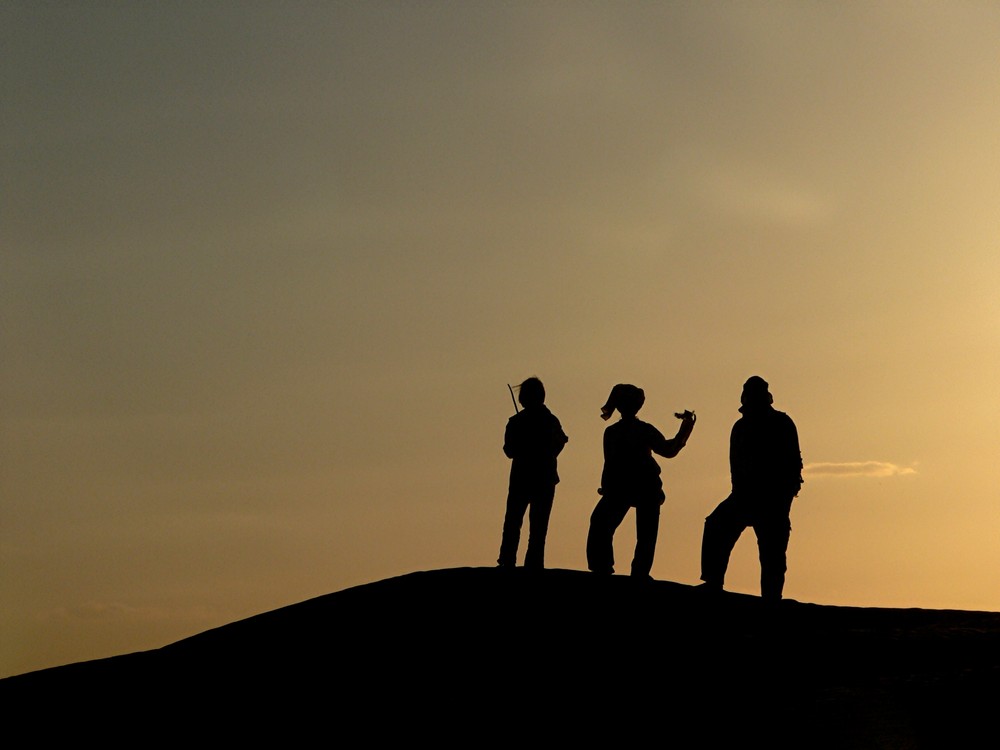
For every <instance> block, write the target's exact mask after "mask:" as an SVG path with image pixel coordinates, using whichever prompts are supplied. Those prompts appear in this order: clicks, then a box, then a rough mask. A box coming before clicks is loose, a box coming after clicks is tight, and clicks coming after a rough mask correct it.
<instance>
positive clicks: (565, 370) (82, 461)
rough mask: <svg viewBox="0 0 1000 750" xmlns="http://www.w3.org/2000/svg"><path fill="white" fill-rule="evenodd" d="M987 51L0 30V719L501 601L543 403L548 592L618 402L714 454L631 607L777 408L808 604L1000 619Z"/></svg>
mask: <svg viewBox="0 0 1000 750" xmlns="http://www.w3.org/2000/svg"><path fill="white" fill-rule="evenodd" d="M998 39H1000V6H998V5H996V4H993V3H985V2H953V1H948V2H864V3H862V2H857V3H853V2H843V3H809V2H800V3H798V2H777V1H775V2H741V3H731V2H721V3H716V2H670V3H666V2H665V3H645V2H635V3H611V2H606V3H601V2H523V3H522V2H512V3H511V2H504V3H499V2H497V3H490V2H477V3H457V2H456V3H450V2H425V3H404V2H358V3H333V2H330V3H305V2H303V3H294V2H292V3H269V2H247V3H240V4H236V5H234V4H231V3H222V2H219V3H214V2H208V3H206V2H193V1H192V2H186V1H183V0H182V1H181V2H171V3H133V4H127V3H44V4H38V3H33V2H21V1H19V0H7V2H4V3H2V4H0V61H2V65H0V85H2V100H3V102H4V104H3V116H2V117H0V138H2V141H0V143H2V149H0V160H2V162H0V170H2V174H3V182H2V201H3V202H2V208H0V243H2V251H0V336H2V342H3V350H4V357H3V360H2V362H0V389H2V391H0V396H2V398H0V409H2V414H0V417H2V419H0V424H2V427H0V440H2V459H0V461H2V467H0V483H2V492H0V503H2V508H0V510H2V517H0V599H2V601H3V602H4V606H3V608H2V611H0V675H9V674H15V673H20V672H23V671H28V670H30V669H35V668H40V667H44V666H51V665H55V664H61V663H66V662H71V661H78V660H83V659H92V658H97V657H101V656H109V655H112V654H116V653H123V652H127V651H135V650H139V649H146V648H154V647H157V646H160V645H163V644H165V643H168V642H171V641H173V640H177V639H179V638H182V637H184V636H187V635H190V634H193V633H196V632H200V631H202V630H205V629H207V628H209V627H214V626H217V625H221V624H224V623H227V622H231V621H233V620H236V619H240V618H242V617H246V616H249V615H252V614H256V613H258V612H262V611H266V610H269V609H274V608H277V607H280V606H284V605H286V604H291V603H293V602H297V601H301V600H303V599H307V598H310V597H313V596H318V595H321V594H325V593H328V592H331V591H335V590H339V589H342V588H345V587H348V586H352V585H356V584H360V583H365V582H368V581H373V580H378V579H381V578H385V577H388V576H392V575H397V574H402V573H408V572H411V571H414V570H426V569H432V568H442V567H460V566H491V565H493V564H494V562H495V559H496V554H497V549H498V545H499V542H500V527H501V521H502V518H503V510H504V498H505V495H506V481H507V472H508V468H509V464H508V461H507V459H506V458H505V457H504V456H503V453H502V452H501V444H502V439H503V429H504V426H505V423H506V419H507V418H508V416H510V414H511V412H512V405H511V402H510V395H509V393H508V392H507V383H516V382H519V381H520V380H522V379H524V378H525V377H527V376H529V375H538V376H539V377H540V378H542V380H543V381H544V382H545V384H546V387H547V390H548V399H547V403H548V405H549V407H550V408H551V409H552V411H553V412H554V413H555V414H556V415H557V416H558V417H559V418H560V420H561V421H562V424H563V427H564V429H565V431H566V433H567V434H568V435H569V439H570V440H569V444H568V445H567V447H566V449H565V451H564V452H563V454H562V457H561V459H560V474H561V476H562V478H563V481H562V483H561V484H560V485H559V488H558V490H557V493H556V505H555V509H554V511H553V516H552V522H551V526H550V533H549V546H548V556H547V562H548V564H549V566H551V567H564V568H573V569H585V568H586V560H585V555H584V542H585V538H586V531H587V522H588V518H589V515H590V512H591V510H592V509H593V507H594V504H595V503H596V500H597V494H596V489H597V486H598V483H599V479H600V472H601V461H602V457H601V435H602V432H603V429H604V427H605V426H606V424H605V423H604V422H602V421H601V419H600V418H599V409H600V406H601V404H603V403H604V400H605V398H606V397H607V395H608V392H609V390H610V388H611V386H612V385H614V384H615V383H617V382H631V383H635V384H636V385H639V386H641V387H643V388H644V389H645V391H646V397H647V400H646V405H645V407H644V409H643V410H642V412H641V413H640V416H641V417H642V418H644V419H646V420H647V421H649V422H652V423H653V424H655V425H657V426H659V427H660V428H661V429H662V430H663V431H664V432H666V433H669V434H671V435H672V434H673V431H674V430H675V429H676V425H677V421H676V420H675V419H674V418H673V416H672V414H673V412H674V411H679V410H681V409H685V408H688V409H694V410H695V411H696V412H697V414H698V423H697V426H696V428H695V432H694V435H693V436H692V438H691V440H690V442H689V444H688V447H687V448H686V449H685V450H684V451H683V452H682V453H681V454H680V455H679V456H677V457H676V458H674V459H671V460H664V461H661V465H662V466H663V474H664V484H665V487H666V491H667V496H668V498H667V502H666V505H665V508H664V512H663V515H662V518H661V526H660V538H659V546H658V550H657V557H656V563H655V564H654V567H653V575H654V577H656V578H659V579H668V580H675V581H680V582H684V583H696V582H697V579H698V572H699V571H698V559H699V558H698V555H699V546H700V539H701V529H702V523H703V520H704V517H705V515H707V513H708V512H710V511H711V509H712V508H713V507H714V506H715V505H716V504H717V503H718V502H719V501H720V500H721V499H722V498H723V497H725V495H726V494H727V491H728V481H729V477H728V463H727V455H728V436H729V430H730V428H731V427H732V424H733V421H734V420H735V419H736V418H737V417H738V413H737V411H736V410H737V408H738V406H739V394H740V388H741V385H742V383H743V381H744V380H745V379H746V378H747V377H748V376H749V375H752V374H759V375H762V376H763V377H764V378H765V379H767V380H768V381H769V382H770V384H771V389H772V392H773V394H774V396H775V406H776V407H777V408H779V409H782V410H784V411H786V412H788V413H789V414H790V415H791V416H792V417H793V419H794V420H795V421H796V424H797V425H798V429H799V434H800V440H801V445H802V450H803V457H804V460H805V462H806V464H807V469H806V484H805V485H804V487H803V490H802V492H801V494H800V496H799V498H798V499H797V500H796V503H795V506H794V508H793V511H792V525H793V533H792V541H791V545H790V549H789V575H788V581H787V584H786V588H785V593H786V595H787V596H790V597H793V598H796V599H799V600H803V601H811V602H817V603H821V604H844V605H858V606H892V607H895V606H902V607H911V606H913V607H929V608H961V609H987V610H1000V541H998V538H1000V537H998V532H1000V503H998V498H997V487H998V486H1000V471H998V469H997V455H998V449H1000V433H998V430H1000V427H998V425H1000V396H998V383H1000V346H998V344H1000V304H998V302H997V299H998V292H997V290H998V289H1000V252H998V249H1000V248H998V240H1000V220H998V219H1000V209H998V206H1000V128H998V127H997V123H1000V46H998V45H997V40H998ZM632 524H633V520H632V518H631V517H629V518H628V519H626V522H625V524H624V525H623V527H622V529H621V530H620V531H619V533H618V535H617V539H616V544H617V546H616V549H617V555H618V559H619V570H623V569H625V568H627V561H628V560H629V559H630V556H631V545H632V542H633V539H634V537H633V536H631V534H632ZM522 552H523V547H522ZM755 554H756V550H755V546H754V541H753V536H752V534H751V533H749V532H748V533H747V534H746V535H745V537H744V539H742V540H741V542H740V543H739V545H738V547H737V549H736V552H735V553H734V558H733V565H732V568H731V571H730V577H729V579H728V581H727V584H728V588H730V589H731V590H735V591H743V592H747V593H757V591H758V587H757V576H758V568H757V565H756V559H755ZM622 563H624V564H625V565H624V566H623V565H622Z"/></svg>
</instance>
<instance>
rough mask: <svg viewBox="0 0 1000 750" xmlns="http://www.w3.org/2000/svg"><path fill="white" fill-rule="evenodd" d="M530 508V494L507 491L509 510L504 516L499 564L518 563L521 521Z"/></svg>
mask: <svg viewBox="0 0 1000 750" xmlns="http://www.w3.org/2000/svg"><path fill="white" fill-rule="evenodd" d="M527 509H528V496H527V495H525V494H524V493H523V492H514V491H513V490H511V491H510V492H508V493H507V512H506V513H505V514H504V517H503V536H502V537H501V539H500V556H499V557H498V558H497V565H499V566H500V567H501V568H513V567H514V566H515V565H517V545H518V543H519V542H520V540H521V523H522V522H523V521H524V511H526V510H527Z"/></svg>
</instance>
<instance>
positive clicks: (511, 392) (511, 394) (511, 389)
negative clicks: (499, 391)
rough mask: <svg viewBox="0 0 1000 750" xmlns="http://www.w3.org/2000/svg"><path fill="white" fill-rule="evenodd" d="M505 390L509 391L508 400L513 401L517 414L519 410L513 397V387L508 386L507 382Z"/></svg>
mask: <svg viewBox="0 0 1000 750" xmlns="http://www.w3.org/2000/svg"><path fill="white" fill-rule="evenodd" d="M507 390H508V391H510V400H511V401H513V402H514V413H515V414H517V413H518V411H519V409H518V408H517V399H516V398H514V389H513V388H511V387H510V383H507Z"/></svg>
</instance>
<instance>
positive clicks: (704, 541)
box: [701, 495, 749, 588]
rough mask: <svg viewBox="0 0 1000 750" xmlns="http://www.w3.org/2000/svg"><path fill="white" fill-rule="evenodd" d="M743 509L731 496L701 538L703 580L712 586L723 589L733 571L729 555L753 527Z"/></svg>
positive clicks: (710, 518) (711, 516) (707, 522)
mask: <svg viewBox="0 0 1000 750" xmlns="http://www.w3.org/2000/svg"><path fill="white" fill-rule="evenodd" d="M741 506H742V503H741V502H740V501H739V500H737V499H735V498H734V497H733V496H732V495H730V496H729V497H727V498H726V499H725V500H723V501H722V502H721V503H719V505H718V507H716V509H715V510H713V511H712V512H711V513H710V514H709V516H708V518H706V519H705V532H704V534H703V535H702V538H701V580H703V581H704V582H705V583H707V584H708V585H709V586H712V587H718V588H722V584H723V583H724V582H725V580H726V570H727V569H728V568H729V555H730V554H731V553H732V551H733V547H735V546H736V542H737V541H738V540H739V538H740V534H742V533H743V530H744V529H745V528H746V527H747V526H748V525H749V524H748V523H747V519H746V517H745V513H744V511H743V509H742V507H741Z"/></svg>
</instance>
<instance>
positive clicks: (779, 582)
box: [754, 516, 792, 600]
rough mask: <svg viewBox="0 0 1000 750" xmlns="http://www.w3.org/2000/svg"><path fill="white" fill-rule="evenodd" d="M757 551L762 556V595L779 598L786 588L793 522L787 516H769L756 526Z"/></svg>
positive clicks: (766, 597)
mask: <svg viewBox="0 0 1000 750" xmlns="http://www.w3.org/2000/svg"><path fill="white" fill-rule="evenodd" d="M754 532H755V533H756V534H757V553H758V556H759V557H760V596H761V598H762V599H770V600H777V599H780V598H781V592H782V591H783V590H784V588H785V571H786V570H787V569H788V568H787V553H788V539H789V537H790V536H791V533H792V524H791V521H789V519H788V518H787V516H779V517H777V518H769V519H766V520H764V521H761V522H760V523H758V524H756V525H755V526H754Z"/></svg>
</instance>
